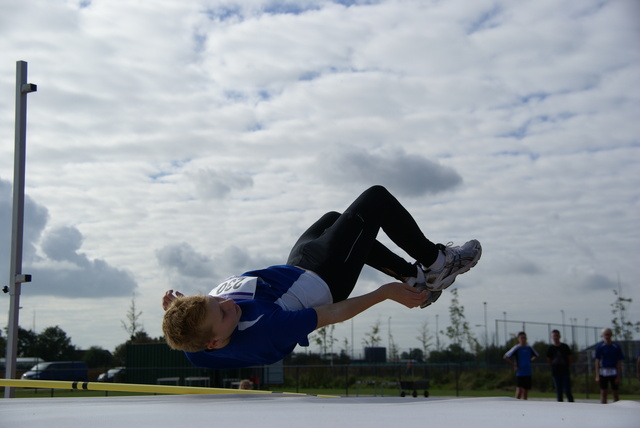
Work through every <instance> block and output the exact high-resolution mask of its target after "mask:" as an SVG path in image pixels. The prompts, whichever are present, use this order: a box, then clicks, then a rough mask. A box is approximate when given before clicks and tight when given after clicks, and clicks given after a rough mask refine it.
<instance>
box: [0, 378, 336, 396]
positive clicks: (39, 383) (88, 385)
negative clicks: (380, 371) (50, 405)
mask: <svg viewBox="0 0 640 428" xmlns="http://www.w3.org/2000/svg"><path fill="white" fill-rule="evenodd" d="M0 386H9V387H14V388H43V389H79V390H85V391H117V392H141V393H148V394H173V395H185V394H284V395H303V396H308V395H310V394H299V393H295V392H277V391H261V390H258V389H230V388H203V387H195V386H171V385H149V384H134V383H103V382H70V381H59V380H22V379H0ZM317 397H331V396H329V395H318V396H317Z"/></svg>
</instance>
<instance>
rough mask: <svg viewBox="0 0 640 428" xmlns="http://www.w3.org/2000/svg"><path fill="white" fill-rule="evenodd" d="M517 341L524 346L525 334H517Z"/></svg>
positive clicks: (525, 341) (525, 342)
mask: <svg viewBox="0 0 640 428" xmlns="http://www.w3.org/2000/svg"><path fill="white" fill-rule="evenodd" d="M518 342H520V345H522V346H524V345H526V344H527V336H526V335H524V334H521V335H519V336H518Z"/></svg>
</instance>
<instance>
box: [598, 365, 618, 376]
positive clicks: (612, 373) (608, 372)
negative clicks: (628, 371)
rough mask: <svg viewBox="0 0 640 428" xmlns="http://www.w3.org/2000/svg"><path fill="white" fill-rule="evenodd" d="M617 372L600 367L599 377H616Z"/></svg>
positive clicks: (609, 368) (613, 369)
mask: <svg viewBox="0 0 640 428" xmlns="http://www.w3.org/2000/svg"><path fill="white" fill-rule="evenodd" d="M617 374H618V370H617V369H615V368H611V367H600V376H616V375H617Z"/></svg>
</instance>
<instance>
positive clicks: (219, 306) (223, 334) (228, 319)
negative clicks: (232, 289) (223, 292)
mask: <svg viewBox="0 0 640 428" xmlns="http://www.w3.org/2000/svg"><path fill="white" fill-rule="evenodd" d="M207 298H208V301H207V317H206V318H205V325H206V326H208V328H209V329H210V330H211V340H210V341H209V343H208V344H207V349H216V348H222V347H224V346H225V345H226V344H227V343H229V339H230V338H231V334H232V333H233V331H234V330H235V329H236V327H237V326H238V322H239V321H240V316H241V315H242V309H240V306H238V305H236V304H235V302H234V301H233V300H231V299H224V298H222V297H214V296H207Z"/></svg>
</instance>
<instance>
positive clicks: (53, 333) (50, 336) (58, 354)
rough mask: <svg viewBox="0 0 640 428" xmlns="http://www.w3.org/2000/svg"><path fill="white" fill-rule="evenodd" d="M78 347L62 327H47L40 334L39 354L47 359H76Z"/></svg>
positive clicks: (38, 355)
mask: <svg viewBox="0 0 640 428" xmlns="http://www.w3.org/2000/svg"><path fill="white" fill-rule="evenodd" d="M75 354H76V347H75V346H73V345H72V344H71V338H70V337H68V336H67V333H65V332H64V330H62V329H61V328H60V327H58V326H55V327H47V328H45V329H44V330H43V331H42V333H40V334H39V335H38V345H37V355H29V356H35V357H40V358H42V359H43V360H45V361H63V360H73V359H75Z"/></svg>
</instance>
